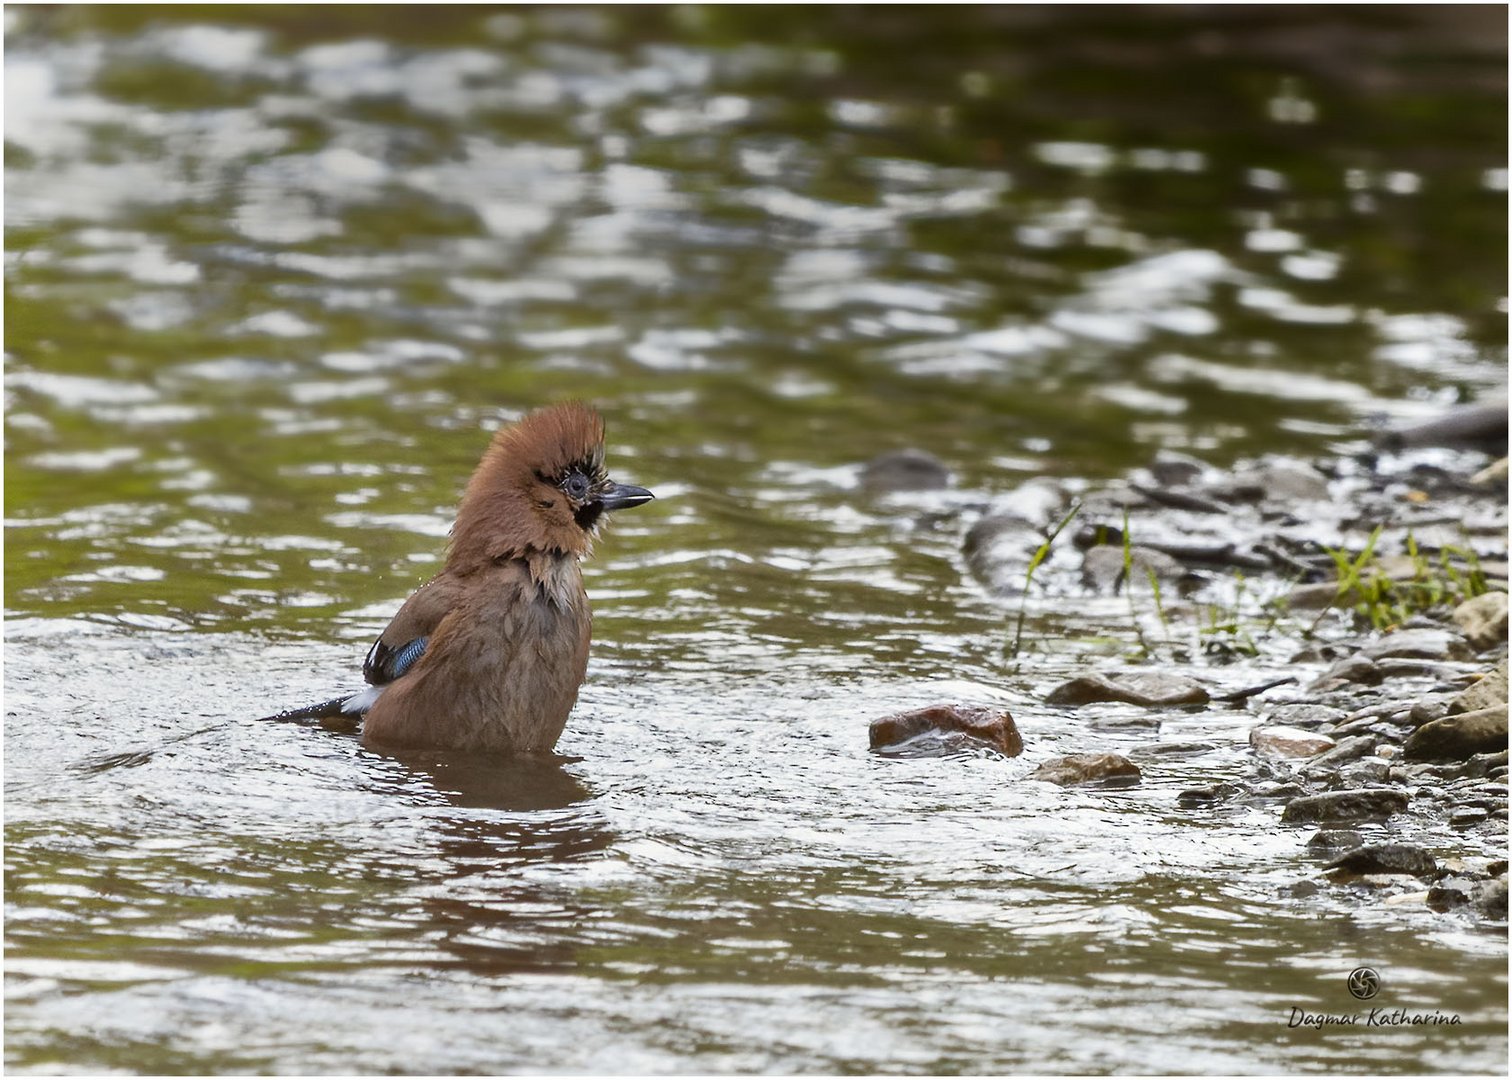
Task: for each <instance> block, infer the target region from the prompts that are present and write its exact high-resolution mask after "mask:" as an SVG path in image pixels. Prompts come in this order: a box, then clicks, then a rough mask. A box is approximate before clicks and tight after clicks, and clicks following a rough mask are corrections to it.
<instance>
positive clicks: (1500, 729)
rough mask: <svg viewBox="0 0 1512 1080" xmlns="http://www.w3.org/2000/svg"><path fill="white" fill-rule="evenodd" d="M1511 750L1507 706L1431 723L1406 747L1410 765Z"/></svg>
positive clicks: (1414, 735)
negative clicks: (1508, 739)
mask: <svg viewBox="0 0 1512 1080" xmlns="http://www.w3.org/2000/svg"><path fill="white" fill-rule="evenodd" d="M1506 748H1507V706H1506V705H1504V704H1503V705H1495V706H1492V707H1491V708H1489V709H1480V710H1477V711H1476V712H1468V713H1459V714H1458V715H1455V716H1446V717H1444V718H1443V719H1442V720H1431V721H1429V722H1428V723H1426V724H1424V725H1423V726H1422V727H1420V728H1418V729H1417V730H1416V731H1414V732H1413V733H1412V734H1411V735H1410V736H1409V737H1408V739H1407V743H1406V745H1405V746H1403V747H1402V756H1403V757H1405V758H1407V760H1409V761H1460V760H1463V759H1464V758H1468V757H1470V756H1472V755H1474V754H1492V753H1495V752H1496V751H1498V750H1505V749H1506Z"/></svg>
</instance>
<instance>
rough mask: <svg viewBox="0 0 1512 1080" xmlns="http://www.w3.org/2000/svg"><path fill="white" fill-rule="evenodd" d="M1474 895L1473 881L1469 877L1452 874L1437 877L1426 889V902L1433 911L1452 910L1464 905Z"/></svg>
mask: <svg viewBox="0 0 1512 1080" xmlns="http://www.w3.org/2000/svg"><path fill="white" fill-rule="evenodd" d="M1474 895H1475V882H1473V881H1471V880H1470V879H1469V878H1465V877H1460V876H1459V875H1452V876H1450V877H1443V878H1439V880H1438V881H1436V882H1434V883H1433V886H1432V887H1431V888H1430V889H1429V890H1428V899H1427V904H1428V906H1429V907H1431V908H1432V909H1433V910H1434V911H1452V910H1454V909H1455V908H1457V907H1464V906H1465V905H1466V904H1468V903H1469V902H1470V898H1471V897H1472V896H1474Z"/></svg>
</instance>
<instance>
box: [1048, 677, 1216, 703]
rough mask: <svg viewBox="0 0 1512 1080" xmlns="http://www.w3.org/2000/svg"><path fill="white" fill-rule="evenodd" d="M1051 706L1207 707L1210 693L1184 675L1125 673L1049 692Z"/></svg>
mask: <svg viewBox="0 0 1512 1080" xmlns="http://www.w3.org/2000/svg"><path fill="white" fill-rule="evenodd" d="M1045 701H1046V702H1047V703H1049V704H1051V705H1087V704H1090V703H1092V702H1095V701H1123V702H1127V703H1129V704H1130V705H1144V706H1155V705H1205V704H1207V701H1208V692H1207V690H1206V689H1205V688H1204V687H1203V686H1202V685H1201V684H1200V683H1198V682H1195V681H1194V680H1192V679H1188V678H1186V677H1184V676H1181V675H1167V674H1163V673H1160V672H1126V673H1122V674H1116V675H1103V674H1100V673H1099V674H1095V675H1082V676H1079V677H1077V678H1075V679H1072V680H1070V681H1069V682H1064V683H1062V684H1061V685H1060V686H1057V687H1056V688H1055V689H1054V690H1052V691H1050V693H1049V694H1048V695H1046V697H1045Z"/></svg>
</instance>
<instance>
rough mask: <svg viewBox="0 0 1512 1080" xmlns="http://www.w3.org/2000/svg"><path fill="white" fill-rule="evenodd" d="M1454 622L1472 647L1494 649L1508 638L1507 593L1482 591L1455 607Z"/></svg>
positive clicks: (1482, 649)
mask: <svg viewBox="0 0 1512 1080" xmlns="http://www.w3.org/2000/svg"><path fill="white" fill-rule="evenodd" d="M1454 623H1455V625H1456V626H1458V627H1459V628H1460V632H1461V633H1463V634H1464V635H1465V640H1466V641H1468V642H1469V643H1470V646H1471V648H1473V649H1476V650H1478V651H1484V650H1486V649H1493V648H1495V647H1496V646H1497V645H1500V644H1501V643H1502V642H1504V641H1506V640H1507V594H1506V593H1504V592H1488V593H1482V594H1481V595H1480V596H1473V597H1471V598H1470V599H1469V600H1466V601H1465V602H1464V603H1463V604H1461V605H1460V606H1459V607H1457V608H1455V609H1454Z"/></svg>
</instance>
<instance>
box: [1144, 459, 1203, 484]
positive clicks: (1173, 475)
mask: <svg viewBox="0 0 1512 1080" xmlns="http://www.w3.org/2000/svg"><path fill="white" fill-rule="evenodd" d="M1211 469H1212V467H1211V466H1210V465H1208V464H1207V463H1206V462H1205V461H1202V460H1200V459H1198V458H1194V457H1192V456H1191V455H1190V454H1182V453H1178V452H1177V451H1175V450H1161V451H1159V452H1158V453H1156V455H1155V460H1154V461H1152V462H1150V475H1151V476H1153V477H1154V478H1155V482H1156V483H1157V484H1163V485H1165V486H1166V487H1184V486H1185V485H1187V484H1190V483H1192V482H1193V481H1195V480H1199V479H1201V478H1202V477H1203V476H1204V475H1206V474H1207V473H1208V472H1210V471H1211Z"/></svg>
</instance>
